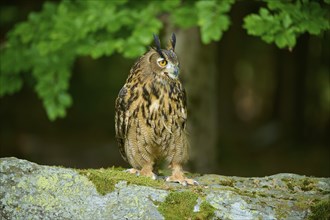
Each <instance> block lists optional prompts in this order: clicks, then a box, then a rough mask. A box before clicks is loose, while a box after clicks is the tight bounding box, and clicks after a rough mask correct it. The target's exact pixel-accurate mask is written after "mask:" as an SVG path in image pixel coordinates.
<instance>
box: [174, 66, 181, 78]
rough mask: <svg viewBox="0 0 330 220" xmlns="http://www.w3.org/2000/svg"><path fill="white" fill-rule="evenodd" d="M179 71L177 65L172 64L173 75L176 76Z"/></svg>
mask: <svg viewBox="0 0 330 220" xmlns="http://www.w3.org/2000/svg"><path fill="white" fill-rule="evenodd" d="M179 72H180V69H179V67H177V66H174V71H173V73H174V75H175V76H176V77H178V75H179Z"/></svg>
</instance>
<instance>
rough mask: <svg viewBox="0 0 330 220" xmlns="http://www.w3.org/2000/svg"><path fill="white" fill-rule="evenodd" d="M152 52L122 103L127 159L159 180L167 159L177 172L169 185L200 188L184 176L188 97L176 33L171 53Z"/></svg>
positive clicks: (119, 130)
mask: <svg viewBox="0 0 330 220" xmlns="http://www.w3.org/2000/svg"><path fill="white" fill-rule="evenodd" d="M154 40H155V45H156V47H154V48H150V50H149V51H148V52H146V53H145V54H144V55H143V56H141V57H140V58H139V59H138V60H137V62H136V63H135V64H134V66H133V67H132V68H131V70H130V74H129V76H128V78H127V80H126V83H125V85H124V86H123V88H122V89H121V90H120V92H119V95H118V98H117V100H116V107H115V108H116V109H115V112H116V115H115V127H116V139H117V142H118V144H119V150H120V153H121V155H122V157H123V158H124V159H125V160H126V161H127V162H128V163H129V164H130V165H131V166H132V167H133V169H130V172H131V173H139V174H141V175H144V176H149V177H151V178H153V179H156V175H155V174H154V173H153V169H154V166H155V165H156V164H157V162H159V161H162V160H165V161H167V162H168V163H169V167H170V168H171V169H172V175H171V176H169V177H168V178H167V179H166V180H167V181H171V182H179V183H181V184H183V185H186V184H197V182H196V181H194V180H192V179H188V178H186V177H185V176H184V173H183V170H182V165H183V164H184V163H185V162H186V161H187V159H188V140H187V135H186V131H185V129H186V121H187V107H186V106H187V104H186V93H185V90H184V88H183V86H182V84H181V82H180V81H179V78H178V75H179V61H178V58H177V55H176V53H175V52H174V49H175V43H176V37H175V35H174V34H172V37H171V40H170V42H169V46H168V48H167V49H161V46H160V41H159V38H158V36H156V35H154Z"/></svg>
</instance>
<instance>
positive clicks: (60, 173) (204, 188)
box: [0, 158, 330, 220]
mask: <svg viewBox="0 0 330 220" xmlns="http://www.w3.org/2000/svg"><path fill="white" fill-rule="evenodd" d="M194 178H195V179H196V180H197V181H198V182H199V183H200V185H199V186H189V187H183V186H181V185H179V184H173V183H165V182H164V181H163V180H159V181H153V180H151V179H148V178H145V177H136V176H134V175H131V174H128V173H126V172H124V171H123V170H121V169H117V168H108V169H89V170H76V169H68V168H61V167H52V166H42V165H38V164H35V163H32V162H29V161H26V160H20V159H17V158H1V159H0V186H1V187H0V219H8V220H9V219H83V220H88V219H153V220H154V219H156V220H158V219H329V210H330V203H329V199H330V178H315V177H306V176H300V175H296V174H277V175H273V176H268V177H259V178H242V177H228V176H220V175H215V174H209V175H195V177H194Z"/></svg>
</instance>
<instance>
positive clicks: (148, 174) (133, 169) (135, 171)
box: [126, 168, 157, 180]
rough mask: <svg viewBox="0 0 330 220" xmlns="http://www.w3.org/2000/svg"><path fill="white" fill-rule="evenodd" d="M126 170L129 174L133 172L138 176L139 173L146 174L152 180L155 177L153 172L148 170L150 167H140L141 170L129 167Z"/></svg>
mask: <svg viewBox="0 0 330 220" xmlns="http://www.w3.org/2000/svg"><path fill="white" fill-rule="evenodd" d="M126 171H127V172H129V173H131V174H135V175H137V176H140V175H141V176H147V177H150V178H151V179H153V180H156V179H157V175H156V174H154V173H153V172H152V170H150V169H146V168H142V170H138V169H135V168H131V169H128V170H126Z"/></svg>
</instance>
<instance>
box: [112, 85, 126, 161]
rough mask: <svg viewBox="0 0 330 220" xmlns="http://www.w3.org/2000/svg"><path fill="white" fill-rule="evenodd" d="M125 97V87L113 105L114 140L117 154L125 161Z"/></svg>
mask: <svg viewBox="0 0 330 220" xmlns="http://www.w3.org/2000/svg"><path fill="white" fill-rule="evenodd" d="M126 96H127V87H126V85H124V87H123V88H122V89H121V90H120V92H119V94H118V98H117V100H116V105H115V112H116V114H115V130H116V139H117V143H118V146H119V152H120V154H121V156H122V157H123V158H124V159H125V160H126V161H127V157H126V153H125V137H126V135H127V127H128V117H129V115H128V109H127V103H126Z"/></svg>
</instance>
